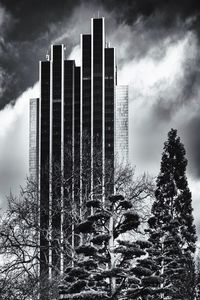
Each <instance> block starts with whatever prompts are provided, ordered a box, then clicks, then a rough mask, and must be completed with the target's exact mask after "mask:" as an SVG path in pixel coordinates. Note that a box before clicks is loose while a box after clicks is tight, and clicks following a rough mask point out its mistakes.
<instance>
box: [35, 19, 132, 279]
mask: <svg viewBox="0 0 200 300" xmlns="http://www.w3.org/2000/svg"><path fill="white" fill-rule="evenodd" d="M80 43H81V66H80V67H79V66H76V64H75V61H73V60H66V59H65V46H64V45H52V46H51V53H50V55H49V56H47V60H46V61H41V62H40V98H39V99H38V100H37V99H34V100H31V103H30V108H31V118H30V121H31V122H30V135H31V137H30V141H31V145H30V147H31V148H30V154H31V156H30V172H32V173H34V172H35V173H34V174H35V178H36V180H37V181H38V187H39V203H40V205H39V216H40V221H39V222H40V228H41V232H40V273H41V275H42V276H48V277H51V276H52V272H54V270H60V272H63V270H64V267H65V264H66V263H67V262H65V259H64V257H63V253H62V252H63V251H64V250H65V249H64V248H63V239H64V232H65V233H66V232H68V233H69V236H70V239H71V243H74V237H73V230H71V231H70V230H69V226H68V225H70V226H71V224H70V218H68V220H67V221H66V220H65V216H64V214H63V213H62V212H63V211H64V210H65V208H66V207H67V206H68V205H69V201H71V202H73V201H74V202H75V203H79V208H80V209H79V213H80V215H81V210H82V209H83V208H84V201H85V196H87V197H88V195H89V196H90V197H91V198H93V197H94V196H95V197H100V198H101V199H102V201H106V194H107V193H113V192H114V165H115V160H116V158H117V159H119V160H120V161H122V162H127V161H128V87H127V86H117V82H116V78H117V76H116V61H115V49H114V48H111V47H109V46H108V43H106V39H105V24H104V18H92V19H91V33H90V34H82V35H81V42H80ZM34 126H37V129H34ZM34 142H35V143H36V144H35V146H34ZM34 149H35V151H36V153H37V154H35V155H33V152H34ZM34 170H35V171H34ZM108 173H109V175H108ZM74 174H76V179H75V175H74ZM107 176H109V178H110V181H109V185H107V186H106V181H107ZM60 178H62V180H60ZM63 181H68V187H69V188H68V189H65V188H64V183H63ZM97 187H98V188H97ZM58 204H59V205H58ZM58 206H59V207H60V209H57V207H58ZM58 246H60V249H61V250H60V251H58V250H57V249H58Z"/></svg>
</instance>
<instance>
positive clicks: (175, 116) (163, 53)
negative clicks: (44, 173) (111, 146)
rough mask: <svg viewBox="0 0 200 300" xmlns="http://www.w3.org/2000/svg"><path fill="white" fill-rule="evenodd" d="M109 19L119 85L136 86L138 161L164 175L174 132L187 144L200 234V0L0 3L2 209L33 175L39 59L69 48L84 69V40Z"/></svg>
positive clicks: (132, 106) (133, 112)
mask: <svg viewBox="0 0 200 300" xmlns="http://www.w3.org/2000/svg"><path fill="white" fill-rule="evenodd" d="M98 13H99V15H100V16H104V17H106V32H107V40H108V41H109V42H111V45H112V46H115V47H116V49H117V63H118V70H119V72H118V73H119V76H118V77H119V80H118V81H119V84H128V85H129V110H130V118H129V129H130V134H129V140H130V161H131V163H132V164H133V165H136V170H137V174H140V173H142V172H148V173H149V174H152V175H155V176H156V175H157V173H158V171H159V166H160V158H161V152H162V148H163V143H164V141H165V140H166V136H167V132H168V131H169V130H170V129H171V128H172V127H173V128H177V129H178V134H179V135H180V137H181V140H182V142H183V143H184V144H185V147H186V151H187V158H188V180H189V184H190V188H191V190H192V193H193V206H194V215H195V221H196V225H197V230H198V232H199V233H200V216H198V211H199V209H200V151H199V146H200V45H199V41H200V32H199V28H200V27H199V25H200V2H199V1H197V0H196V1H195V0H190V1H188V0H169V1H165V0H131V1H130V0H123V1H117V0H115V1H114V0H105V1H103V0H102V1H100V0H99V1H94V0H93V1H80V0H79V1H76V0H73V1H69V0H59V1H55V0H48V1H47V0H40V1H39V0H29V1H27V0H18V1H16V0H0V32H1V36H0V207H5V206H6V198H5V195H6V194H8V193H9V190H10V188H12V190H14V191H15V190H17V187H18V186H19V185H20V184H23V182H24V178H25V177H26V175H27V174H28V122H29V110H28V108H29V98H32V97H37V96H38V94H39V91H38V84H37V81H38V61H39V60H43V59H45V56H46V53H47V51H48V49H49V45H50V44H51V43H65V45H66V53H67V56H68V57H70V58H74V59H76V61H77V64H78V63H79V60H80V59H79V58H80V57H79V50H80V49H79V35H80V33H87V32H90V18H91V17H93V16H97V15H98Z"/></svg>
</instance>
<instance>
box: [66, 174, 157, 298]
mask: <svg viewBox="0 0 200 300" xmlns="http://www.w3.org/2000/svg"><path fill="white" fill-rule="evenodd" d="M122 173H123V174H122ZM122 173H121V174H120V177H121V179H120V180H119V178H116V185H115V188H116V190H117V193H115V194H113V195H110V196H107V197H106V199H105V202H102V199H101V197H99V196H96V197H95V195H93V197H92V199H91V198H89V199H88V201H87V202H86V207H87V211H86V213H85V217H84V218H83V219H82V220H81V221H80V223H79V224H77V225H76V226H75V232H76V234H79V235H82V239H81V240H82V241H83V242H82V244H80V245H78V246H77V247H76V249H75V256H74V261H73V263H72V265H71V267H69V268H67V269H66V271H65V280H64V282H63V283H62V284H61V286H60V299H65V300H71V299H84V300H93V299H95V300H98V299H99V300H101V299H110V300H111V299H113V300H114V299H115V300H117V299H122V298H123V299H129V298H128V295H126V290H127V288H128V287H132V286H134V285H135V284H138V279H137V278H136V276H135V275H134V274H133V272H132V269H133V266H134V261H136V259H137V258H139V257H141V256H143V255H145V254H146V252H145V251H144V250H143V249H144V248H146V247H147V244H148V245H149V243H148V242H145V241H137V240H136V241H135V240H134V239H133V238H132V237H131V235H133V234H134V235H135V231H137V229H138V227H139V225H140V216H139V214H138V213H137V212H136V211H137V209H138V206H139V204H137V202H140V205H141V206H142V204H144V201H145V200H146V198H147V196H148V195H150V193H151V192H150V190H149V187H148V183H147V181H146V180H145V178H143V179H142V180H140V181H137V183H135V184H133V181H131V180H132V175H133V172H132V171H130V168H128V169H126V170H123V172H122ZM124 182H126V183H127V182H128V185H127V184H126V185H125V184H124ZM131 182H132V185H129V184H130V183H131ZM122 191H124V193H123V194H124V195H122ZM120 192H121V193H120ZM139 199H140V200H139ZM88 211H90V212H91V213H88ZM141 214H142V213H141ZM142 217H144V216H143V215H142ZM130 237H131V238H130Z"/></svg>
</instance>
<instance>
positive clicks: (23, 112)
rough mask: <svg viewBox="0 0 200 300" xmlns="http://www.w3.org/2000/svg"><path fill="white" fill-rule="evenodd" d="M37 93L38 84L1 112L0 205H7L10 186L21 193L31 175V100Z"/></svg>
mask: <svg viewBox="0 0 200 300" xmlns="http://www.w3.org/2000/svg"><path fill="white" fill-rule="evenodd" d="M37 96H38V84H35V85H34V87H32V88H29V89H28V90H26V91H25V92H24V93H23V94H22V95H21V96H20V97H19V98H18V99H17V101H16V103H15V105H14V106H12V105H11V104H8V105H7V106H6V107H5V108H4V109H3V110H1V111H0V207H5V205H6V195H8V194H9V191H10V189H12V191H13V192H17V191H18V190H19V185H23V183H24V182H25V178H26V176H27V175H28V147H29V99H30V98H35V97H37Z"/></svg>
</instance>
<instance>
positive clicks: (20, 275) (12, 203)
mask: <svg viewBox="0 0 200 300" xmlns="http://www.w3.org/2000/svg"><path fill="white" fill-rule="evenodd" d="M98 155H99V154H98ZM56 169H57V172H54V178H53V180H54V187H55V188H56V187H57V186H58V187H60V186H61V187H62V189H63V191H64V196H63V201H64V205H62V202H61V201H60V199H59V198H58V199H57V201H55V202H54V207H53V210H52V214H53V215H55V216H58V215H60V214H61V213H62V214H63V216H64V217H63V220H64V222H63V224H62V226H63V239H62V241H61V240H60V227H58V228H54V236H53V238H52V235H51V234H50V230H51V228H50V227H49V226H48V227H46V228H42V227H41V226H40V223H39V221H38V220H39V215H38V214H39V209H40V210H41V209H45V208H41V207H39V204H38V186H37V184H36V183H35V182H32V181H31V180H30V179H27V185H26V188H22V189H21V192H20V195H19V196H18V197H16V196H14V195H13V194H12V193H11V194H10V195H9V196H8V208H7V210H6V212H5V213H4V214H3V215H2V216H1V219H0V256H1V264H0V294H1V299H2V300H7V299H9V300H14V299H15V300H27V299H31V300H35V299H38V295H39V294H40V293H44V294H45V293H46V294H48V295H49V293H50V295H51V299H54V298H57V297H58V286H59V283H60V282H61V281H62V279H63V278H62V275H61V274H60V272H59V271H60V270H59V267H57V266H52V265H51V266H50V267H51V268H54V269H55V268H56V267H57V270H56V272H54V276H53V277H52V278H50V279H47V277H46V276H44V277H42V276H41V274H39V270H38V268H39V265H40V263H41V256H40V252H41V248H40V245H39V236H40V235H41V234H43V235H44V236H45V237H46V240H47V241H48V242H49V245H50V247H54V251H55V252H56V253H57V254H58V255H60V253H62V254H63V260H64V262H65V266H66V267H71V266H73V263H74V261H75V260H76V257H75V247H76V246H77V245H79V244H80V243H82V242H84V240H83V239H82V234H81V233H77V232H76V231H75V230H74V229H75V228H76V225H77V224H80V223H81V222H82V220H83V219H84V218H85V216H87V215H88V214H89V213H90V212H89V211H88V209H91V208H88V207H87V206H86V202H87V201H88V200H91V199H94V197H98V199H100V198H101V197H102V191H104V192H105V194H106V193H107V192H106V191H107V189H108V188H109V187H110V186H111V185H113V180H114V186H115V192H117V193H118V194H119V193H120V194H123V196H124V197H125V198H126V199H127V200H128V201H129V200H130V201H131V202H132V204H133V207H134V209H135V211H136V212H137V211H140V216H141V220H142V222H143V221H145V219H146V217H147V214H148V212H149V209H148V207H149V206H148V201H149V200H148V198H149V197H151V196H152V194H153V189H154V187H153V184H152V181H151V180H149V178H148V177H147V176H143V177H142V178H140V179H136V180H134V179H133V176H134V170H133V169H132V168H131V167H129V166H124V165H121V166H120V165H119V166H118V167H116V166H115V169H114V170H113V169H112V168H111V166H110V165H109V163H107V165H106V170H105V172H106V178H107V179H106V182H104V185H105V186H104V189H103V188H102V180H101V178H100V179H99V182H98V184H97V185H96V186H94V187H93V189H91V188H89V187H91V184H90V182H87V178H88V173H89V172H91V169H90V165H88V168H86V167H85V168H84V172H82V177H84V182H85V187H86V186H88V189H85V190H84V192H83V190H81V187H80V184H79V181H80V170H79V169H76V168H74V169H73V171H72V172H71V174H68V176H63V174H61V173H60V171H59V170H60V166H57V167H55V170H56ZM93 172H97V173H96V174H98V164H97V169H96V170H93ZM113 174H114V177H113ZM72 183H73V185H72ZM73 189H74V190H73ZM99 191H100V194H99ZM80 194H82V196H81V197H82V199H81V201H80ZM106 196H107V195H105V197H106ZM72 197H73V201H72ZM46 213H49V212H46ZM50 225H51V224H50ZM54 241H55V243H54ZM52 245H53V246H52ZM47 261H48V260H47ZM41 289H42V290H41Z"/></svg>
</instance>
